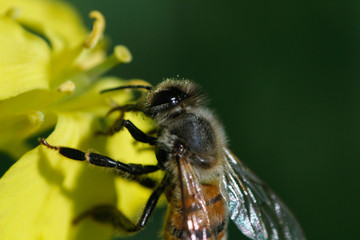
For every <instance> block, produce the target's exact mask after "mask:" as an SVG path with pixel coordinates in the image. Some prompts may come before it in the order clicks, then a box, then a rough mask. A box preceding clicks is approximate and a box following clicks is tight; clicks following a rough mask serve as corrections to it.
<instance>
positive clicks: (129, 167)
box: [38, 138, 160, 175]
mask: <svg viewBox="0 0 360 240" xmlns="http://www.w3.org/2000/svg"><path fill="white" fill-rule="evenodd" d="M38 141H39V142H40V144H42V145H44V146H46V147H48V148H50V149H53V150H56V151H58V152H59V153H60V154H61V155H63V156H65V157H67V158H70V159H73V160H78V161H87V162H88V163H90V164H93V165H96V166H100V167H107V168H113V169H115V170H120V171H124V172H126V173H129V174H133V175H140V174H146V173H151V172H155V171H157V170H159V169H160V168H159V167H158V166H157V165H141V164H131V163H130V164H126V163H122V162H119V161H115V160H114V159H112V158H109V157H107V156H104V155H101V154H98V153H91V152H88V153H86V152H83V151H80V150H78V149H74V148H69V147H59V146H53V145H50V144H49V143H47V142H46V140H45V139H44V138H39V139H38Z"/></svg>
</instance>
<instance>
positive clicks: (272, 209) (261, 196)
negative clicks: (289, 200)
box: [223, 148, 305, 240]
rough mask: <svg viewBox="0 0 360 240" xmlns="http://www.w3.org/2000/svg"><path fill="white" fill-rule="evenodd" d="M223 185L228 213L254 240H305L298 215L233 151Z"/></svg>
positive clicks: (226, 152)
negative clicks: (295, 215)
mask: <svg viewBox="0 0 360 240" xmlns="http://www.w3.org/2000/svg"><path fill="white" fill-rule="evenodd" d="M224 153H225V158H226V161H225V162H226V164H227V166H226V167H227V169H226V171H225V174H224V176H223V184H224V188H225V192H226V191H227V193H225V194H226V195H227V196H226V197H227V200H228V210H229V213H230V217H231V219H232V220H233V221H234V222H235V224H236V226H237V227H238V228H239V229H240V230H241V231H242V232H243V233H244V234H245V235H246V236H247V237H249V238H251V239H259V240H260V239H281V240H283V239H285V240H293V239H294V240H295V239H296V240H298V239H299V240H300V239H301V240H303V239H305V235H304V233H303V231H302V229H301V227H300V225H299V223H298V222H297V220H296V219H295V217H294V215H293V214H292V213H291V212H290V210H289V209H288V208H287V207H286V206H285V204H284V203H283V202H282V201H281V200H280V198H279V197H278V196H276V194H275V193H274V192H273V191H272V190H271V189H270V187H268V186H267V185H266V184H265V183H264V182H263V181H262V180H261V179H260V178H259V177H257V176H256V175H255V174H254V173H253V172H252V171H251V170H250V169H248V168H247V167H246V166H245V164H243V163H242V162H241V161H240V160H239V159H238V158H237V157H236V156H235V155H234V154H233V153H232V152H231V151H230V150H229V149H227V148H224Z"/></svg>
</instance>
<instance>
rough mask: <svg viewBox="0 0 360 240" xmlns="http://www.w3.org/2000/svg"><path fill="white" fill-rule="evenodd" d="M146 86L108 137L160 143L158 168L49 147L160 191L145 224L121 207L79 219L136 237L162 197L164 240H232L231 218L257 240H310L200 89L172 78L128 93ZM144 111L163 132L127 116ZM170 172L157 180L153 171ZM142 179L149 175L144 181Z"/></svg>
mask: <svg viewBox="0 0 360 240" xmlns="http://www.w3.org/2000/svg"><path fill="white" fill-rule="evenodd" d="M129 88H132V89H145V90H147V91H144V92H143V94H142V96H141V97H140V99H139V100H138V101H137V102H136V103H135V104H126V105H124V106H118V107H115V108H114V109H112V110H111V111H110V112H114V111H119V112H120V117H119V119H117V121H116V122H115V123H114V125H113V126H112V127H111V128H110V129H109V130H108V131H107V132H104V134H108V135H111V134H114V133H116V132H118V131H120V130H121V129H123V128H126V129H127V130H128V131H129V133H130V134H131V135H132V137H133V138H134V139H135V140H136V141H139V142H143V143H147V144H149V145H152V146H153V147H154V149H155V155H156V158H157V164H156V165H141V164H125V163H122V162H120V161H116V160H113V159H111V158H109V157H107V156H103V155H100V154H97V153H92V152H82V151H80V150H77V149H73V148H68V147H58V146H53V145H50V144H49V143H47V142H46V140H45V139H43V138H41V139H39V142H40V143H41V144H42V145H45V146H47V147H48V148H51V149H54V150H57V151H58V152H59V153H60V154H62V155H63V156H65V157H67V158H70V159H73V160H79V161H87V162H88V163H90V164H93V165H97V166H101V167H106V168H113V169H114V170H115V172H117V173H118V174H119V175H127V176H130V177H131V176H132V177H133V179H135V180H137V181H139V183H140V184H142V185H144V186H148V187H151V188H153V192H152V194H151V195H150V197H149V199H148V201H147V203H146V206H145V208H144V211H143V213H142V215H141V216H140V218H139V220H138V222H137V223H133V222H132V221H130V220H129V219H128V218H127V217H126V216H125V215H124V214H122V213H121V211H119V210H118V209H117V208H116V207H115V206H111V205H100V206H96V207H94V208H92V209H90V210H88V211H86V212H84V213H83V214H81V215H80V216H79V217H77V218H76V219H75V220H74V223H77V222H78V221H80V220H81V219H83V218H85V217H91V218H93V219H94V220H96V221H100V222H106V223H110V224H112V225H113V226H114V228H118V229H121V230H125V231H127V232H136V231H139V230H141V229H142V228H144V226H145V224H146V222H147V221H148V219H149V216H150V215H151V213H152V212H153V210H154V208H155V207H156V204H157V202H158V200H159V198H160V196H161V195H162V194H163V193H164V194H165V196H166V199H167V201H168V210H167V211H168V212H167V218H166V221H165V230H164V239H165V240H170V239H182V240H200V239H201V240H205V239H213V240H220V239H221V240H225V239H227V233H226V229H227V225H228V218H231V219H232V220H233V221H234V223H235V225H236V226H237V227H238V228H239V230H240V231H241V232H242V233H243V234H244V235H245V236H247V237H248V238H250V239H280V240H283V239H285V240H290V239H299V240H300V239H301V240H303V239H305V235H304V233H303V231H302V229H301V227H300V225H299V223H298V222H297V220H296V219H295V217H294V216H293V214H292V213H291V212H290V210H289V209H288V208H287V207H286V206H285V204H284V203H283V202H282V201H281V200H280V199H279V198H278V197H277V196H276V194H275V193H274V192H273V191H272V190H271V189H270V188H269V187H268V186H267V185H266V184H265V183H264V182H263V181H262V180H261V179H260V178H258V177H257V176H256V175H255V174H254V173H253V172H252V171H250V170H249V169H248V168H247V167H246V166H245V164H244V163H242V162H241V161H240V160H239V159H238V158H237V157H236V156H235V155H234V154H233V153H232V152H231V151H230V150H229V149H228V147H227V141H226V136H225V132H224V129H223V127H222V125H221V124H220V123H219V121H218V119H217V118H216V117H215V116H214V114H213V112H212V111H211V110H209V108H208V107H207V106H206V98H205V97H204V95H203V94H202V93H201V91H200V87H199V86H198V85H196V84H195V83H194V82H192V81H188V80H165V81H163V82H162V83H160V84H159V85H158V86H156V87H151V86H148V85H126V86H120V87H117V88H113V89H106V90H104V91H103V92H107V91H114V90H120V89H129ZM129 111H132V112H142V113H144V114H145V115H146V116H147V117H149V118H151V119H153V120H154V125H155V130H156V131H155V132H156V134H155V135H150V134H147V133H144V132H143V131H141V130H140V129H138V128H137V127H136V126H135V125H134V124H133V123H132V122H131V121H129V120H126V119H124V114H125V113H126V112H129ZM155 171H164V173H165V174H164V178H163V179H162V181H161V182H159V183H156V182H154V181H153V180H151V179H147V180H146V174H148V173H152V172H155ZM139 176H145V180H144V178H140V177H139Z"/></svg>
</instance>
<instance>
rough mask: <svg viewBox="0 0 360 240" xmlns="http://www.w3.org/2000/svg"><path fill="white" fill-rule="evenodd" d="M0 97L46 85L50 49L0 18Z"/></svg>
mask: <svg viewBox="0 0 360 240" xmlns="http://www.w3.org/2000/svg"><path fill="white" fill-rule="evenodd" d="M0 32H1V34H0V46H1V48H0V75H1V78H0V86H1V88H0V100H3V99H6V98H9V97H12V96H16V95H19V94H20V93H23V92H26V91H30V90H33V89H46V88H48V87H49V82H48V71H49V64H50V50H49V47H48V45H47V44H46V43H45V41H44V40H43V39H41V38H39V37H37V36H35V35H33V34H31V33H28V32H27V31H25V30H24V29H23V28H22V27H21V26H20V25H19V24H18V23H16V22H14V21H13V20H11V19H8V18H4V17H0Z"/></svg>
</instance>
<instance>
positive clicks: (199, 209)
mask: <svg viewBox="0 0 360 240" xmlns="http://www.w3.org/2000/svg"><path fill="white" fill-rule="evenodd" d="M178 169H179V178H180V181H181V185H180V186H181V197H182V209H181V212H182V214H183V216H182V217H183V224H184V231H183V232H182V235H181V239H186V240H189V239H191V240H193V239H215V238H214V237H213V236H211V235H212V233H211V232H210V231H211V227H212V226H213V224H214V223H213V222H212V220H211V218H210V215H209V212H208V209H207V204H206V199H205V197H204V194H203V191H202V190H201V185H200V183H199V180H198V179H197V177H196V175H195V173H194V171H193V168H192V166H191V165H190V164H189V163H188V160H187V159H184V158H180V159H179V161H178Z"/></svg>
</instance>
